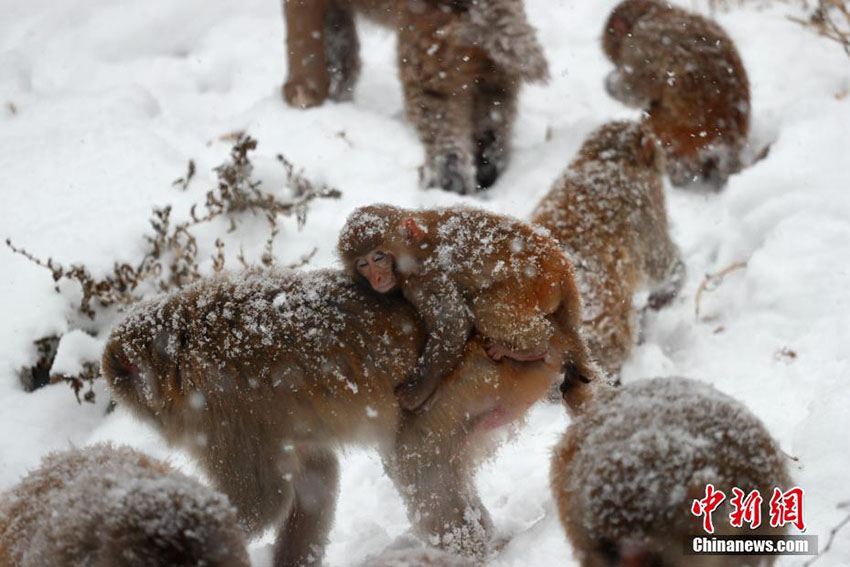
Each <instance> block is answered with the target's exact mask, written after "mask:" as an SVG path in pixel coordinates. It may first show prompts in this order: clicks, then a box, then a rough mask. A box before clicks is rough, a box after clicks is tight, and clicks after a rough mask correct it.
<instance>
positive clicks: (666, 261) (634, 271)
mask: <svg viewBox="0 0 850 567" xmlns="http://www.w3.org/2000/svg"><path fill="white" fill-rule="evenodd" d="M661 161H662V159H661V152H660V150H659V149H657V146H656V140H655V137H654V136H653V135H652V133H651V132H650V131H649V130H648V129H647V128H646V127H644V126H641V125H639V124H637V123H633V122H610V123H607V124H605V125H603V126H602V127H600V128H599V129H597V130H596V131H595V132H593V133H592V134H591V135H590V136H589V137H588V139H587V140H586V141H585V143H584V145H583V146H582V147H581V149H580V150H579V153H578V156H577V157H576V158H575V159H574V160H573V162H572V164H570V167H569V169H567V170H566V172H564V174H563V175H562V176H561V177H560V178H559V179H558V180H557V181H556V182H555V184H554V186H553V187H552V189H551V190H550V191H549V193H548V194H547V195H546V196H545V197H543V200H542V201H541V202H540V204H539V205H538V206H537V209H536V210H535V212H534V214H533V216H532V218H533V222H534V223H535V224H538V225H540V226H543V227H545V228H547V229H548V230H549V231H550V232H551V233H552V235H553V236H554V237H555V238H556V239H557V240H558V241H559V242H560V243H561V246H563V248H564V250H565V251H566V253H567V255H568V256H569V257H570V258H571V259H572V260H573V262H574V264H575V272H576V281H577V282H578V289H579V293H580V294H581V297H582V317H583V319H582V334H583V336H584V337H585V339H586V341H587V346H588V349H589V350H590V356H591V358H592V359H593V360H594V361H596V362H597V363H598V364H599V365H600V366H601V367H602V369H603V370H604V371H606V372H607V373H608V374H609V375H612V376H616V375H618V374H619V372H620V367H621V366H622V364H623V362H624V360H625V359H626V358H627V357H628V355H629V352H630V351H631V348H632V346H633V345H634V343H635V338H636V334H637V333H636V327H637V325H636V318H637V317H636V313H635V309H634V306H633V297H634V294H635V292H637V291H639V290H640V289H641V288H647V287H648V288H649V289H651V290H653V293H652V295H650V297H649V306H650V307H653V308H659V307H661V306H663V305H664V304H665V303H667V302H669V301H670V300H671V299H672V298H673V297H674V296H675V295H676V293H677V292H678V290H679V288H680V287H681V285H682V280H683V277H684V264H683V263H682V261H681V260H680V259H679V252H678V250H677V248H676V246H675V245H674V244H673V242H672V241H671V240H670V235H669V233H668V230H667V213H666V212H665V209H664V187H663V185H662V179H661V177H662V173H661V171H662V170H661V168H662V165H661Z"/></svg>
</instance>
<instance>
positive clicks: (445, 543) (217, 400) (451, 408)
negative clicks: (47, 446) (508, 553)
mask: <svg viewBox="0 0 850 567" xmlns="http://www.w3.org/2000/svg"><path fill="white" fill-rule="evenodd" d="M424 338H425V334H424V333H423V331H422V329H421V328H420V325H419V320H418V317H417V315H416V312H415V310H414V309H413V308H412V307H411V306H410V305H408V304H407V303H406V302H405V301H404V300H402V299H401V298H399V297H393V296H382V295H378V294H375V293H372V292H370V291H368V290H365V289H363V288H362V286H360V285H358V284H357V283H355V282H354V281H352V280H351V278H350V277H348V276H346V275H344V274H342V273H340V272H332V271H318V272H311V273H280V272H271V273H261V272H247V273H245V274H243V275H240V276H234V277H229V278H228V277H217V278H214V279H211V280H207V281H203V282H199V283H196V284H193V285H192V286H189V287H188V288H185V289H183V290H182V291H180V292H178V293H176V294H172V295H170V296H165V297H163V298H160V299H155V300H152V301H148V302H146V303H143V304H141V305H140V306H138V307H137V308H136V309H135V310H134V311H133V312H132V313H131V314H130V315H129V316H128V317H127V319H126V320H125V321H124V322H123V323H122V324H120V325H119V326H118V327H117V328H116V329H115V330H114V331H113V334H112V336H111V338H110V340H109V343H108V344H107V347H106V351H105V353H104V357H103V369H104V374H105V376H106V378H107V380H108V382H109V384H110V386H111V388H112V391H113V392H114V393H115V395H116V397H117V399H118V400H119V401H120V402H121V403H122V404H125V405H126V406H127V407H129V409H130V410H131V411H133V413H134V414H135V415H137V416H139V417H141V418H143V419H146V420H147V421H149V422H151V423H153V424H154V425H155V426H156V427H157V428H158V429H159V430H160V431H161V432H162V433H163V434H164V435H165V436H166V438H167V439H168V440H169V441H170V442H172V443H174V444H178V445H181V446H183V447H185V448H186V449H187V450H188V451H189V452H190V453H191V454H192V455H193V456H194V457H195V458H196V459H197V460H198V462H199V463H200V465H201V466H202V467H203V469H204V470H205V472H206V473H207V474H208V475H209V477H210V479H211V480H212V482H213V484H214V486H215V487H216V488H218V489H219V490H221V491H222V492H224V493H225V494H226V495H227V496H228V497H229V499H230V501H231V502H232V503H233V504H234V505H235V506H236V507H237V510H238V512H239V517H240V521H241V523H242V524H243V525H244V526H245V528H246V529H247V530H248V531H249V532H250V533H252V534H258V533H261V532H262V530H263V529H264V528H266V527H267V526H270V525H277V526H278V534H277V542H276V544H275V552H274V565H275V567H284V566H289V565H317V564H319V563H321V558H322V556H323V553H324V546H325V544H326V542H327V537H328V533H329V531H330V528H331V523H332V519H333V510H334V506H335V502H336V495H337V490H338V477H339V465H338V462H337V458H336V455H335V450H336V449H337V448H338V447H340V446H344V445H347V444H352V443H359V444H370V445H376V446H377V447H378V450H379V451H380V453H381V455H382V458H383V460H384V463H385V466H386V470H387V473H388V474H389V476H390V477H391V478H392V480H393V481H394V482H395V484H396V486H398V487H399V489H400V490H399V492H400V494H401V496H402V498H403V499H404V500H405V503H406V505H407V508H408V513H409V516H410V519H411V522H412V523H413V524H414V527H415V528H416V529H417V531H418V532H419V533H420V534H421V535H423V536H427V537H428V538H429V541H430V542H431V543H436V544H437V545H438V546H440V547H442V548H445V549H447V550H449V551H452V552H455V553H460V554H463V555H467V556H473V557H482V556H483V555H484V554H485V553H486V551H487V544H488V539H489V534H490V525H491V524H490V520H489V517H488V515H487V511H486V509H484V507H483V506H482V504H481V502H480V500H479V498H478V495H477V492H476V490H475V488H474V483H473V481H472V473H473V472H474V463H475V461H474V456H475V455H476V453H479V454H480V453H482V451H481V448H482V446H484V445H482V444H483V443H484V442H485V440H486V438H487V436H488V435H487V434H488V432H490V431H492V430H493V429H494V428H495V427H497V426H500V425H502V424H505V423H509V422H511V421H513V420H515V419H516V418H517V417H519V416H520V415H522V414H523V413H524V412H525V411H526V410H527V409H528V407H529V406H531V405H532V404H533V403H534V402H535V401H536V400H538V399H539V398H541V397H542V396H543V395H544V394H545V393H546V392H547V391H548V390H549V387H550V386H551V384H552V382H553V381H555V380H556V379H557V377H558V375H559V374H560V364H561V361H559V360H554V361H553V362H552V363H551V364H550V363H547V362H546V361H536V362H524V363H521V362H516V361H513V360H507V359H505V360H503V361H501V362H499V363H497V362H494V361H493V360H491V359H490V358H489V357H488V356H487V354H486V352H485V351H484V347H483V346H482V344H481V343H480V341H479V340H478V339H473V340H471V341H470V342H469V343H468V344H467V345H466V347H465V354H464V357H463V360H462V361H461V363H460V366H459V367H458V368H457V369H456V371H455V372H454V373H452V375H451V376H449V377H447V378H446V379H445V380H443V382H442V384H441V389H442V391H443V396H441V399H440V403H439V404H435V405H434V406H433V407H431V408H430V409H429V410H428V411H426V412H423V413H421V414H417V415H414V414H408V413H403V412H401V411H400V409H399V407H398V404H397V403H396V400H395V395H394V389H395V387H396V386H398V384H399V383H400V382H401V381H402V380H403V379H404V377H405V376H407V375H409V374H410V373H411V372H412V370H413V369H414V368H415V366H416V364H417V358H418V356H419V353H420V351H421V349H422V345H423V343H424ZM582 393H583V392H578V394H579V395H573V397H572V398H571V399H572V400H573V402H574V403H579V400H580V399H581V395H580V394H582ZM424 464H427V466H423V465H424Z"/></svg>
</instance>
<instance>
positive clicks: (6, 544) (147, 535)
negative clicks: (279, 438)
mask: <svg viewBox="0 0 850 567" xmlns="http://www.w3.org/2000/svg"><path fill="white" fill-rule="evenodd" d="M81 565H89V566H93V567H119V566H120V567H165V566H169V567H198V566H199V565H206V566H209V567H248V566H249V565H250V563H249V561H248V553H247V552H246V551H245V542H244V537H243V535H242V530H241V529H240V528H239V526H238V525H237V523H236V514H235V510H234V509H233V508H232V507H231V505H230V504H229V503H228V501H227V499H226V498H225V497H224V496H222V495H220V494H218V493H216V492H214V491H213V490H212V489H210V488H208V487H206V486H204V485H202V484H201V483H200V482H198V481H196V480H194V479H191V478H189V477H187V476H185V475H183V474H180V473H179V472H177V471H174V470H172V469H171V467H169V466H168V465H166V464H165V463H162V462H159V461H157V460H155V459H152V458H151V457H148V456H147V455H144V454H142V453H139V452H138V451H135V450H133V449H131V448H129V447H113V446H111V445H108V444H101V445H94V446H91V447H85V448H81V449H73V450H70V451H64V452H60V453H52V454H50V455H48V456H47V457H45V458H44V459H43V460H42V463H41V467H40V468H38V469H36V470H34V471H32V472H30V473H29V474H28V475H27V476H26V477H24V479H23V480H21V482H20V483H19V484H18V485H17V486H15V487H14V488H12V489H11V490H10V491H9V492H6V493H5V494H3V495H0V567H79V566H81Z"/></svg>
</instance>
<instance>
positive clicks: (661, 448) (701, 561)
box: [551, 378, 790, 567]
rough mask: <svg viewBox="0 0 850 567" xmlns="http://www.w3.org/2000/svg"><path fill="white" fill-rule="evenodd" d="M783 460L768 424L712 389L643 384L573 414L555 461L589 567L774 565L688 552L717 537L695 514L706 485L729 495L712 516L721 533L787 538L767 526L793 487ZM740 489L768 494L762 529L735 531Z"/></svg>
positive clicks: (601, 393) (562, 505)
mask: <svg viewBox="0 0 850 567" xmlns="http://www.w3.org/2000/svg"><path fill="white" fill-rule="evenodd" d="M784 458H785V457H784V455H783V453H782V452H781V451H780V449H779V447H778V446H777V444H776V442H775V441H774V440H773V439H772V438H771V436H770V434H769V433H768V432H767V430H766V429H765V427H764V425H763V424H762V423H761V421H759V420H758V418H757V417H755V416H754V415H753V414H752V413H751V412H750V411H749V410H748V409H747V408H746V407H745V406H743V405H742V404H740V403H739V402H737V401H735V400H733V399H732V398H730V397H728V396H726V395H724V394H722V393H720V392H718V391H717V390H715V389H714V388H713V387H711V386H709V385H707V384H704V383H702V382H698V381H695V380H687V379H684V378H656V379H653V380H640V381H636V382H633V383H631V384H628V385H626V386H624V387H622V388H610V387H609V388H599V389H598V390H597V391H596V394H595V396H594V399H592V400H591V401H590V402H589V403H587V404H585V406H584V407H583V408H582V409H581V411H580V412H579V413H578V415H577V416H574V419H573V421H572V423H571V424H570V427H569V429H568V430H567V432H566V434H565V435H564V437H563V439H562V440H561V442H560V444H559V445H558V446H557V447H556V448H555V451H554V454H553V457H552V470H551V481H552V490H553V491H554V494H555V501H556V503H557V506H558V513H559V515H560V518H561V523H562V524H563V526H564V529H565V530H566V533H567V537H568V538H569V540H570V543H571V544H572V546H573V549H574V550H575V553H576V556H577V558H578V560H579V563H580V564H581V565H582V567H607V566H610V565H634V566H645V567H651V566H664V567H679V566H682V567H685V566H688V567H690V566H694V567H709V566H711V567H719V566H723V567H735V566H744V565H753V564H755V563H758V564H759V565H761V564H764V563H763V561H764V560H767V563H768V564H769V563H772V558H768V557H762V558H757V557H754V556H743V555H724V556H716V555H684V554H683V545H684V544H685V543H686V539H687V537H688V536H695V535H698V534H705V535H708V534H706V532H705V531H704V529H703V520H704V518H702V517H699V516H698V515H696V514H694V513H692V512H693V507H694V501H698V500H702V499H703V498H704V497H705V494H706V485H707V484H712V485H714V488H715V489H716V490H720V491H723V492H724V494H725V495H726V499H725V501H724V502H723V506H722V507H719V508H718V509H717V510H716V511H715V512H714V514H713V515H712V520H713V527H714V529H715V533H716V534H717V535H734V534H738V535H747V536H756V537H758V536H770V535H780V534H781V533H783V531H784V529H782V528H773V527H771V525H770V522H769V521H768V502H769V501H770V499H771V495H772V494H773V493H774V490H775V489H776V488H779V489H780V490H787V489H789V488H790V479H789V477H788V472H787V470H786V466H785V462H784ZM733 489H739V490H741V491H743V496H749V495H750V494H751V491H753V490H758V491H759V494H760V495H761V496H762V497H763V500H762V501H761V505H760V506H758V504H754V506H756V507H757V508H758V510H760V512H761V519H762V522H761V525H760V526H759V527H758V528H756V529H753V530H750V529H749V527H750V526H747V525H744V527H743V529H741V528H734V527H732V524H731V522H730V517H729V514H730V512H731V511H732V507H731V506H730V502H731V500H732V498H733V497H735V496H736V493H735V492H734V491H733ZM697 511H699V508H698V510H697ZM709 537H710V536H709Z"/></svg>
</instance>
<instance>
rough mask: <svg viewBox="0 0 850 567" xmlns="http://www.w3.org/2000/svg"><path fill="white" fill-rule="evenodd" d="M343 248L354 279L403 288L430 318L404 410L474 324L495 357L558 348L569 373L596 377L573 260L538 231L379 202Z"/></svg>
mask: <svg viewBox="0 0 850 567" xmlns="http://www.w3.org/2000/svg"><path fill="white" fill-rule="evenodd" d="M338 249H339V254H340V257H341V259H342V261H343V263H344V265H345V268H346V270H347V271H348V272H349V274H351V275H352V276H353V277H354V278H355V279H357V280H358V281H360V282H362V283H363V284H364V285H367V286H368V285H370V284H371V286H372V287H373V289H375V290H376V291H379V292H387V291H390V290H392V289H395V287H397V288H398V289H399V290H401V293H402V294H403V295H404V297H405V299H407V300H408V301H409V302H410V303H411V304H412V305H413V306H414V307H415V308H416V310H417V311H418V313H419V315H420V316H421V317H422V320H423V322H424V325H425V329H426V331H427V333H428V340H427V341H426V343H425V350H424V352H423V354H422V359H423V362H422V365H421V367H420V368H418V369H417V371H416V372H415V373H414V374H413V375H412V376H410V377H409V379H408V380H407V381H406V382H405V384H404V385H403V386H402V387H401V388H400V389H399V391H398V395H399V401H400V402H401V405H402V407H404V408H406V409H415V408H417V407H419V406H420V405H421V404H422V403H424V402H425V401H426V400H427V399H428V397H429V396H430V395H431V394H432V393H433V392H434V390H435V389H436V388H437V385H438V384H439V382H440V379H441V378H443V377H444V376H446V375H447V374H448V373H449V372H450V371H451V370H452V369H454V368H455V366H456V365H457V363H458V362H459V361H460V358H461V356H462V354H463V347H464V345H465V344H466V341H467V339H468V337H469V334H470V332H471V331H472V330H473V328H474V330H475V331H477V332H478V334H480V335H481V336H482V337H484V338H485V339H486V340H488V341H489V342H490V348H489V349H488V352H489V353H490V354H491V356H493V357H494V358H496V359H499V358H500V357H502V356H507V357H509V358H514V359H516V360H534V359H538V358H543V357H545V356H548V355H549V354H550V353H554V354H555V355H556V356H559V357H563V358H564V359H566V360H567V363H568V366H567V373H568V377H569V378H570V379H577V380H580V381H582V382H585V383H588V382H590V381H591V380H593V379H594V378H595V376H596V369H595V368H594V367H593V366H592V365H591V364H590V362H589V359H588V355H587V349H586V347H585V345H584V342H583V340H582V338H581V335H580V334H579V327H580V324H581V314H580V307H579V306H580V302H581V301H580V299H579V295H578V291H577V290H576V286H575V282H574V280H573V269H572V266H571V265H570V262H569V260H568V259H567V257H566V256H565V255H564V253H563V252H562V251H561V249H560V246H559V244H558V242H557V241H555V240H554V239H553V238H551V236H550V235H549V234H547V233H546V232H545V231H543V230H540V229H539V228H535V227H532V226H530V225H528V224H525V223H523V222H520V221H518V220H516V219H512V218H510V217H505V216H501V215H496V214H493V213H489V212H486V211H482V210H479V209H468V208H454V209H435V210H423V211H409V210H405V209H400V208H397V207H393V206H390V205H372V206H369V207H362V208H360V209H357V210H356V211H354V212H353V213H352V214H351V215H350V216H349V217H348V220H347V222H346V224H345V226H344V227H343V229H342V232H341V234H340V239H339V246H338ZM376 259H377V260H376Z"/></svg>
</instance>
